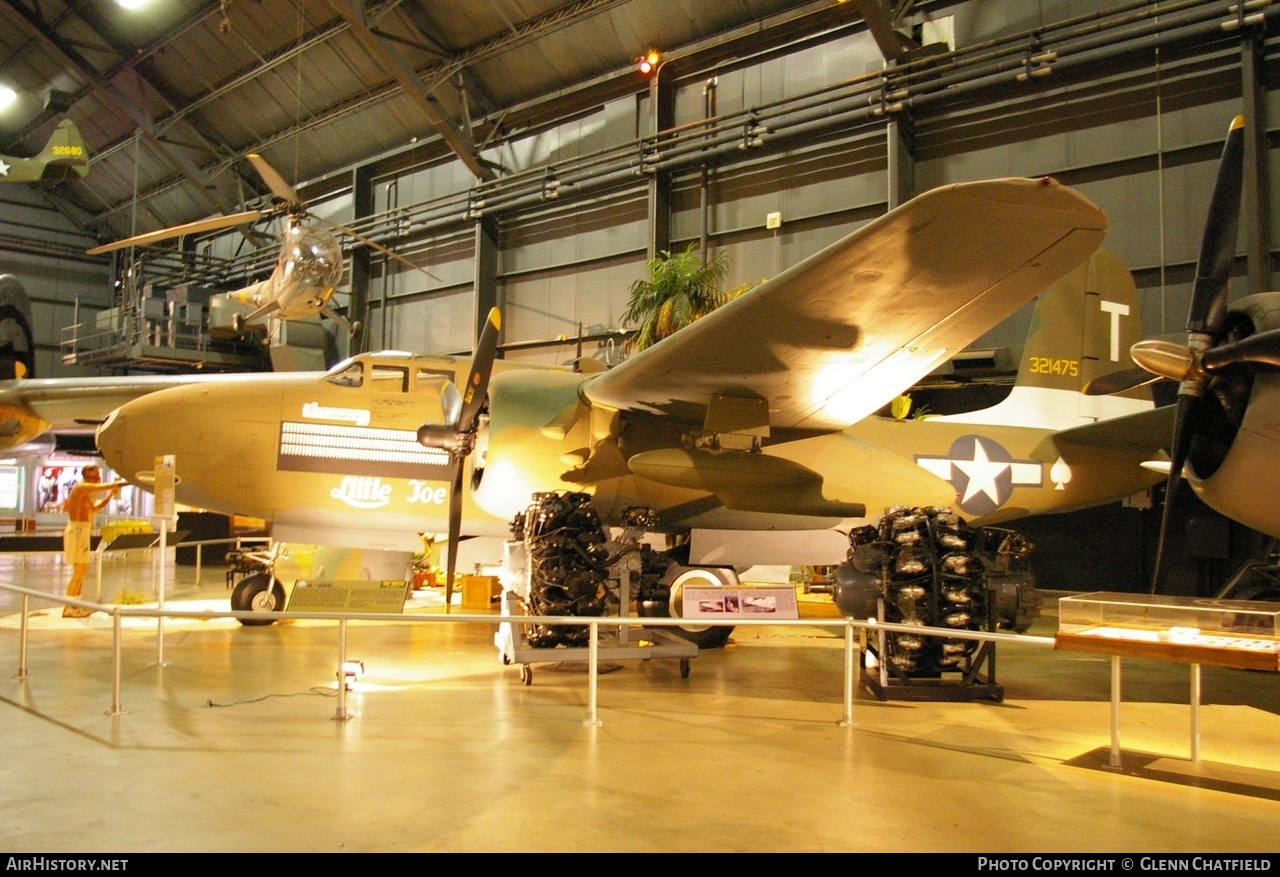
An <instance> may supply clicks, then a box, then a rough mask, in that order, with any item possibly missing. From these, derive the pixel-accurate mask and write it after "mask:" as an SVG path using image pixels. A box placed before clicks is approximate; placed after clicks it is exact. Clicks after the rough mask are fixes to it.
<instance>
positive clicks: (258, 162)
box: [245, 152, 299, 204]
mask: <svg viewBox="0 0 1280 877" xmlns="http://www.w3.org/2000/svg"><path fill="white" fill-rule="evenodd" d="M245 158H247V159H249V164H251V165H253V169H254V170H255V171H257V172H258V176H260V177H262V182H264V183H266V184H267V188H268V189H270V190H271V194H273V195H275V196H276V197H277V198H279V199H280V200H281V201H286V202H288V203H289V204H297V203H299V202H298V193H297V192H296V191H294V188H293V186H290V185H289V184H288V183H286V182H285V180H284V177H282V176H280V174H279V173H278V172H277V171H276V169H275V168H273V167H272V166H271V165H270V164H269V163H268V162H267V160H266V159H265V158H263V157H262V156H261V155H258V153H256V152H250V153H249V154H248V155H246V156H245Z"/></svg>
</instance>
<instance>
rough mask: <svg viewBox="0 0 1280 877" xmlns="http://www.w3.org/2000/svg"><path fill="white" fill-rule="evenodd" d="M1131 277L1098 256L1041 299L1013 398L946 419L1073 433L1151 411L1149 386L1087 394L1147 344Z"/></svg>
mask: <svg viewBox="0 0 1280 877" xmlns="http://www.w3.org/2000/svg"><path fill="white" fill-rule="evenodd" d="M1141 330H1142V318H1141V313H1140V310H1139V307H1138V293H1137V289H1136V288H1135V286H1134V283H1133V276H1132V275H1131V274H1130V273H1129V270H1128V268H1126V267H1125V264H1124V262H1123V261H1121V259H1120V258H1119V257H1118V256H1116V255H1115V254H1114V253H1112V252H1110V251H1108V250H1102V249H1099V250H1097V251H1095V252H1094V254H1093V255H1092V256H1090V257H1089V259H1088V260H1087V261H1086V262H1084V263H1083V264H1081V265H1079V266H1078V267H1077V268H1076V269H1075V270H1073V271H1072V272H1071V273H1069V274H1067V275H1066V276H1065V277H1063V278H1062V279H1061V280H1059V281H1057V282H1056V283H1054V284H1053V285H1051V286H1050V287H1048V288H1047V289H1046V290H1045V291H1044V292H1042V293H1040V296H1039V298H1037V300H1036V307H1035V311H1034V313H1033V315H1032V318H1031V326H1030V330H1029V332H1028V334H1027V342H1026V344H1025V345H1024V347H1023V350H1022V359H1021V361H1020V363H1019V366H1018V377H1017V380H1016V382H1015V384H1014V388H1013V391H1012V392H1011V393H1010V394H1009V396H1008V397H1007V398H1005V399H1004V400H1003V401H1001V402H1000V403H999V404H997V405H995V406H992V407H991V408H987V409H984V410H982V411H973V412H968V413H966V414H960V415H954V416H950V417H947V418H945V419H947V420H956V421H963V422H969V423H988V424H1004V425H1013V426H1035V427H1044V428H1049V429H1070V428H1072V427H1076V426H1082V425H1085V424H1088V423H1094V422H1097V421H1100V420H1107V419H1110V418H1112V417H1118V416H1121V415H1123V414H1132V413H1135V412H1138V411H1142V410H1146V409H1149V408H1151V407H1152V401H1151V399H1152V397H1151V392H1150V388H1149V387H1145V386H1144V387H1137V388H1134V389H1131V390H1127V391H1125V392H1123V393H1118V394H1115V395H1110V396H1106V395H1087V394H1085V392H1084V390H1085V388H1086V387H1087V386H1088V384H1089V383H1090V382H1091V381H1093V380H1095V379H1098V378H1101V377H1102V376H1104V375H1109V374H1112V373H1115V372H1127V371H1130V370H1131V369H1132V368H1133V363H1132V361H1131V360H1130V358H1129V348H1130V347H1131V346H1132V345H1133V344H1134V343H1136V342H1137V341H1138V340H1140V339H1141V337H1142V331H1141Z"/></svg>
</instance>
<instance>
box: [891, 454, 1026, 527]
mask: <svg viewBox="0 0 1280 877" xmlns="http://www.w3.org/2000/svg"><path fill="white" fill-rule="evenodd" d="M915 459H916V464H917V465H918V466H920V467H921V468H923V469H926V470H928V471H929V472H932V473H933V474H934V475H937V476H938V477H939V478H941V479H943V480H945V481H949V482H951V485H952V486H953V487H954V488H955V489H956V500H957V502H956V504H957V505H958V506H959V507H960V509H961V511H963V512H964V513H965V514H968V515H973V516H975V517H977V516H979V515H988V514H990V513H991V512H994V511H995V510H996V509H998V508H1000V507H1001V506H1002V505H1004V504H1005V503H1006V502H1008V501H1009V497H1010V496H1012V495H1013V489H1014V488H1015V487H1040V486H1041V485H1043V484H1044V474H1043V466H1042V465H1041V463H1040V462H1039V461H1037V460H1015V459H1013V457H1012V455H1010V453H1009V452H1008V451H1006V450H1005V449H1004V448H1002V447H1001V446H1000V444H999V442H995V441H992V440H991V439H989V438H984V437H982V436H980V435H962V436H960V437H959V438H958V439H956V440H955V441H954V442H952V443H951V449H950V451H949V452H948V453H947V454H946V455H945V456H941V457H937V456H930V455H928V454H916V458H915Z"/></svg>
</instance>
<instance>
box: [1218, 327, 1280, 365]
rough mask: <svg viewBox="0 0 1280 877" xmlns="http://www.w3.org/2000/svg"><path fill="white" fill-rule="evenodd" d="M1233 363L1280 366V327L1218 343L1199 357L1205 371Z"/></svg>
mask: <svg viewBox="0 0 1280 877" xmlns="http://www.w3.org/2000/svg"><path fill="white" fill-rule="evenodd" d="M1235 363H1246V364H1248V365H1254V366H1259V365H1262V366H1274V367H1280V329H1271V330H1270V331H1267V332H1259V333H1258V334H1257V335H1249V336H1246V337H1244V338H1241V339H1240V340H1239V341H1229V342H1227V343H1226V344H1219V345H1218V346H1217V347H1211V348H1209V349H1208V350H1206V351H1205V352H1204V355H1203V356H1202V357H1201V359H1200V364H1201V365H1202V366H1203V367H1204V369H1205V371H1214V370H1216V369H1220V368H1222V367H1223V366H1228V365H1233V364H1235Z"/></svg>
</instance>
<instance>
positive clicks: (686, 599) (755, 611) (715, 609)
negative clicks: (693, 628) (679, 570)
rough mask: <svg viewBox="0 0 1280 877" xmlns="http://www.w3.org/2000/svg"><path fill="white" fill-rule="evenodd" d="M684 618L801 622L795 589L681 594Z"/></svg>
mask: <svg viewBox="0 0 1280 877" xmlns="http://www.w3.org/2000/svg"><path fill="white" fill-rule="evenodd" d="M682 602H683V607H682V613H681V614H682V616H683V617H684V618H718V619H727V618H761V619H764V618H799V617H800V607H799V605H798V604H797V603H796V591H795V588H756V587H741V588H716V587H707V588H691V587H688V586H686V587H685V588H684V591H683V594H682Z"/></svg>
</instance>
